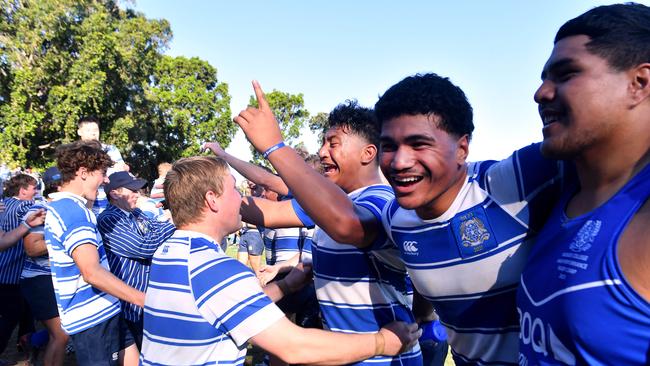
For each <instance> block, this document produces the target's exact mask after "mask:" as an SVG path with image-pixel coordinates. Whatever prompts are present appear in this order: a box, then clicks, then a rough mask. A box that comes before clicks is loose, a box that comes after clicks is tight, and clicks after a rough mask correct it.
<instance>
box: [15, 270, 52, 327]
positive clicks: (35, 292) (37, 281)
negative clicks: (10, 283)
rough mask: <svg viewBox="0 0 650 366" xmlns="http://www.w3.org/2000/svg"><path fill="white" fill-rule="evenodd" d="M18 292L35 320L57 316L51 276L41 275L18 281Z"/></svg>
mask: <svg viewBox="0 0 650 366" xmlns="http://www.w3.org/2000/svg"><path fill="white" fill-rule="evenodd" d="M20 291H21V292H22V293H23V297H24V298H25V300H26V301H27V304H29V307H30V309H31V310H32V315H33V316H34V319H36V320H40V321H43V320H48V319H52V318H56V317H58V316H59V309H58V308H57V306H56V296H55V295H54V286H53V285H52V276H48V275H43V276H36V277H31V278H23V279H21V280H20Z"/></svg>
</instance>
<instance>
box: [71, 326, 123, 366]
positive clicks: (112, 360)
mask: <svg viewBox="0 0 650 366" xmlns="http://www.w3.org/2000/svg"><path fill="white" fill-rule="evenodd" d="M70 339H71V340H72V344H73V345H74V350H75V356H76V357H77V363H78V364H79V366H86V365H88V366H94V365H110V366H117V365H118V362H117V358H118V354H119V352H120V351H121V350H123V349H126V348H127V347H129V346H130V345H132V344H134V343H135V341H134V339H133V336H132V335H131V332H130V331H129V329H128V327H127V325H126V322H125V321H124V318H122V316H121V315H119V314H118V315H115V316H114V317H112V318H110V319H108V320H105V321H103V322H101V323H99V324H97V325H95V326H94V327H91V328H88V329H86V330H84V331H81V332H79V333H76V334H71V335H70Z"/></svg>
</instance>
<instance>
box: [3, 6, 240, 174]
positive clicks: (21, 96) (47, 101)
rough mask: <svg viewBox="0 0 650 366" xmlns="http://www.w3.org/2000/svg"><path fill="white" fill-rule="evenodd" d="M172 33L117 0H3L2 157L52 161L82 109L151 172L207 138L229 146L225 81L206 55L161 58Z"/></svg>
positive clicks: (106, 137) (72, 135)
mask: <svg viewBox="0 0 650 366" xmlns="http://www.w3.org/2000/svg"><path fill="white" fill-rule="evenodd" d="M171 37H172V33H171V29H170V27H169V24H168V22H167V21H166V20H151V19H147V18H146V17H145V16H144V15H143V14H141V13H137V12H135V11H133V10H132V9H122V8H120V7H118V6H117V5H116V2H114V1H110V0H32V1H30V0H0V82H2V85H1V86H0V128H1V129H2V134H0V160H3V161H7V162H11V163H13V164H14V165H16V164H25V163H26V162H29V163H30V164H31V165H34V166H37V167H43V166H46V165H49V164H51V158H52V153H53V151H54V150H53V147H55V146H57V145H60V144H62V143H68V142H71V141H74V140H76V139H77V135H76V130H77V127H76V122H77V120H78V119H79V118H80V117H82V116H85V115H94V116H96V117H98V118H99V119H100V121H101V126H100V128H101V132H102V141H103V142H107V143H111V144H115V145H116V146H117V147H118V148H119V149H120V150H121V151H122V152H123V155H124V156H125V160H126V161H127V163H128V164H129V165H131V166H132V167H133V168H134V172H135V173H136V174H139V175H142V176H143V177H145V178H149V177H151V174H152V172H153V170H154V168H153V167H155V165H156V164H157V163H158V161H159V159H162V160H167V161H173V160H176V159H178V158H179V157H181V156H186V155H187V154H189V153H191V152H192V151H194V152H195V151H196V150H197V149H198V147H195V148H194V149H193V150H192V149H190V148H189V147H188V146H189V145H190V144H194V143H195V142H196V139H197V138H201V137H202V136H209V137H211V138H212V137H214V138H215V139H217V140H219V141H220V142H222V143H223V145H224V146H226V145H228V143H229V141H230V138H231V137H232V136H233V134H234V131H233V128H230V127H228V126H227V124H228V123H226V124H224V122H223V121H224V119H223V118H225V117H224V116H225V115H228V114H229V110H228V108H227V105H228V101H229V96H228V88H227V85H225V84H220V83H218V82H217V79H216V70H215V69H214V68H212V67H211V66H210V65H209V64H207V62H204V61H200V60H198V59H191V60H187V59H177V58H169V57H165V56H163V51H164V50H165V49H166V47H167V45H168V43H169V41H170V39H171ZM174 67H178V70H173V68H174ZM176 77H177V78H178V79H175V78H176ZM192 77H194V81H192ZM201 88H203V89H201ZM158 103H160V105H158ZM224 105H225V106H226V107H225V109H224ZM207 108H215V110H214V111H208V110H207ZM181 116H183V117H181ZM227 117H228V118H230V116H227ZM181 121H182V122H181ZM211 127H219V129H218V130H216V135H215V134H214V133H210V132H209V131H208V129H209V128H211ZM176 129H178V130H176ZM171 141H174V143H178V146H171ZM156 143H158V146H156ZM154 150H155V151H160V153H157V152H153V151H154Z"/></svg>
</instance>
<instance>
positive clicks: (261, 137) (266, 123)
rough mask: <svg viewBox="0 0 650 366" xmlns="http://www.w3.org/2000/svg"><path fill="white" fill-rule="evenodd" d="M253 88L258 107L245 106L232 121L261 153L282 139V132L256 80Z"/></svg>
mask: <svg viewBox="0 0 650 366" xmlns="http://www.w3.org/2000/svg"><path fill="white" fill-rule="evenodd" d="M253 89H254V90H255V96H256V97H257V104H258V108H255V107H248V108H246V109H245V110H243V111H241V112H240V113H239V115H238V116H237V117H235V119H234V121H235V123H237V124H238V125H239V127H241V129H242V131H244V134H246V138H247V139H248V141H250V143H251V144H252V145H253V146H254V147H255V149H257V151H259V152H260V153H263V152H265V151H266V150H268V149H269V148H270V147H271V146H273V145H276V144H278V143H280V142H281V141H282V133H281V132H280V127H279V126H278V122H277V121H276V120H275V117H274V116H273V111H272V110H271V107H270V106H269V103H268V102H267V101H266V98H265V97H264V92H263V91H262V88H261V87H260V84H259V83H258V82H257V81H253Z"/></svg>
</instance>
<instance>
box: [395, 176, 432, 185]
mask: <svg viewBox="0 0 650 366" xmlns="http://www.w3.org/2000/svg"><path fill="white" fill-rule="evenodd" d="M422 179H424V177H422V176H419V175H415V176H408V177H400V176H393V177H392V179H391V180H392V181H393V183H394V184H395V186H397V187H404V188H406V187H410V186H413V185H415V184H417V183H418V182H419V181H421V180H422Z"/></svg>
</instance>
